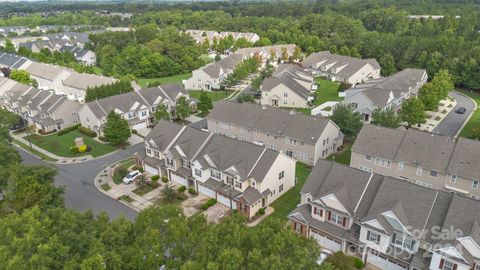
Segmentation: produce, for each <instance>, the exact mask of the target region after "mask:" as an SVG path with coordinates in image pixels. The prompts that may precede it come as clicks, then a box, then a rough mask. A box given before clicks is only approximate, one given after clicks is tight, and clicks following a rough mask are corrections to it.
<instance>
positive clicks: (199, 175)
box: [195, 169, 202, 177]
mask: <svg viewBox="0 0 480 270" xmlns="http://www.w3.org/2000/svg"><path fill="white" fill-rule="evenodd" d="M195 175H196V176H198V177H202V171H201V170H200V169H195Z"/></svg>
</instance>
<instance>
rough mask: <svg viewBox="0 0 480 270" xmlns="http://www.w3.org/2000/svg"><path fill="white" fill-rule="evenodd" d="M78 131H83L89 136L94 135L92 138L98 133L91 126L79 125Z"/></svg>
mask: <svg viewBox="0 0 480 270" xmlns="http://www.w3.org/2000/svg"><path fill="white" fill-rule="evenodd" d="M78 131H79V132H80V133H83V134H85V135H87V136H88V137H92V138H94V137H97V133H96V132H95V131H93V130H91V129H89V128H86V127H82V126H80V127H78Z"/></svg>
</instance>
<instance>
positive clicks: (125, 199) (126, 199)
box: [119, 195, 133, 203]
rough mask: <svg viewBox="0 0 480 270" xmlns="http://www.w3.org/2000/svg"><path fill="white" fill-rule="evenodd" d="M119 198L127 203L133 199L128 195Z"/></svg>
mask: <svg viewBox="0 0 480 270" xmlns="http://www.w3.org/2000/svg"><path fill="white" fill-rule="evenodd" d="M119 199H120V200H122V201H126V202H128V203H131V202H133V199H132V198H131V197H130V196H128V195H122V196H120V197H119Z"/></svg>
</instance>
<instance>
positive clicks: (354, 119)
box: [330, 104, 363, 138]
mask: <svg viewBox="0 0 480 270" xmlns="http://www.w3.org/2000/svg"><path fill="white" fill-rule="evenodd" d="M330 120H332V121H333V122H334V123H335V124H336V125H337V126H338V127H339V128H340V130H341V131H342V132H343V134H345V136H347V137H350V138H355V137H356V136H357V134H358V132H360V129H361V128H362V126H363V121H362V115H361V114H360V113H359V112H356V111H354V109H353V108H352V106H351V105H349V104H337V105H336V106H335V108H334V109H333V112H332V115H331V116H330Z"/></svg>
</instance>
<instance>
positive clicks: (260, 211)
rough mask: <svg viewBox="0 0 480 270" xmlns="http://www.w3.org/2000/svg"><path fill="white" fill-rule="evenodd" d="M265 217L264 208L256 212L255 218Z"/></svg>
mask: <svg viewBox="0 0 480 270" xmlns="http://www.w3.org/2000/svg"><path fill="white" fill-rule="evenodd" d="M263 215H265V208H260V209H259V210H258V211H257V216H263Z"/></svg>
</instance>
